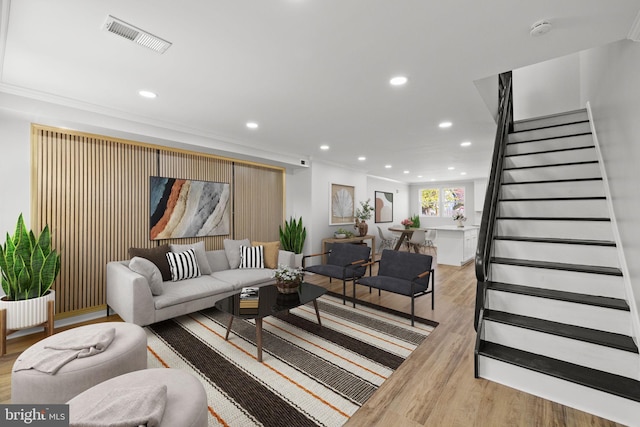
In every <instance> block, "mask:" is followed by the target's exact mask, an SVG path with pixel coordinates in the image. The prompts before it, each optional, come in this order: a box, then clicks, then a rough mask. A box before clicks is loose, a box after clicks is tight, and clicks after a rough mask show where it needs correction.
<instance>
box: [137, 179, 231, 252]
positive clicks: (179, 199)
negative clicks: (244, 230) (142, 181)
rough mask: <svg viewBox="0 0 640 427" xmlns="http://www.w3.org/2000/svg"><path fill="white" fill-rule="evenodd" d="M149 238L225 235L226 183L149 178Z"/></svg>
mask: <svg viewBox="0 0 640 427" xmlns="http://www.w3.org/2000/svg"><path fill="white" fill-rule="evenodd" d="M150 181H151V182H150V186H149V188H150V196H149V201H150V203H149V206H150V209H149V211H150V232H149V234H150V238H151V240H161V239H172V238H185V237H200V236H221V235H227V234H229V224H230V210H229V198H230V194H231V193H230V185H229V183H226V182H211V181H196V180H190V179H176V178H165V177H161V176H152V177H150Z"/></svg>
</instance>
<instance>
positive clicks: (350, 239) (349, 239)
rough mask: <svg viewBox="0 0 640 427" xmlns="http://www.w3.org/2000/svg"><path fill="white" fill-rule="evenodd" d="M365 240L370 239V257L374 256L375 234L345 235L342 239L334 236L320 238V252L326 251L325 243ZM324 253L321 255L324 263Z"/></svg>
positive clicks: (359, 241)
mask: <svg viewBox="0 0 640 427" xmlns="http://www.w3.org/2000/svg"><path fill="white" fill-rule="evenodd" d="M365 240H371V259H373V257H375V256H376V236H373V235H371V234H367V235H365V236H354V237H345V238H343V239H337V238H335V237H327V238H326V239H322V253H325V252H327V243H362V242H364V241H365ZM325 257H326V256H325V255H323V256H322V263H323V264H326V263H327V260H326V259H325Z"/></svg>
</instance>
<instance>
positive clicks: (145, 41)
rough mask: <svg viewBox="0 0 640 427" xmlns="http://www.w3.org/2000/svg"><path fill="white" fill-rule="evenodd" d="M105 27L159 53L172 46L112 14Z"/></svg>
mask: <svg viewBox="0 0 640 427" xmlns="http://www.w3.org/2000/svg"><path fill="white" fill-rule="evenodd" d="M104 29H105V30H107V31H108V32H110V33H113V34H115V35H118V36H120V37H124V38H125V39H127V40H131V41H133V42H136V43H138V44H139V45H141V46H144V47H147V48H149V49H151V50H154V51H156V52H158V53H164V52H165V51H166V50H167V49H169V48H170V47H171V43H170V42H168V41H166V40H163V39H161V38H160V37H156V36H154V35H153V34H151V33H148V32H146V31H144V30H141V29H140V28H138V27H134V26H133V25H131V24H127V23H126V22H124V21H122V20H120V19H118V18H115V17H113V16H111V15H109V16H108V17H107V22H105V24H104Z"/></svg>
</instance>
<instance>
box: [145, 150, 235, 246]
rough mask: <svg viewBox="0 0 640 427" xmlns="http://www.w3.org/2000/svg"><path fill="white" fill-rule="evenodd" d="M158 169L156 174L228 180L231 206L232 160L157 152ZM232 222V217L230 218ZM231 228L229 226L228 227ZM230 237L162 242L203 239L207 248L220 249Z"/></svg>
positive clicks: (232, 196)
mask: <svg viewBox="0 0 640 427" xmlns="http://www.w3.org/2000/svg"><path fill="white" fill-rule="evenodd" d="M159 165H160V170H159V173H158V174H157V175H158V176H165V177H170V178H182V179H195V180H199V181H215V182H228V183H229V184H231V189H232V191H231V200H230V201H229V202H230V204H231V206H233V199H234V195H233V162H232V161H230V160H226V159H220V158H216V157H210V156H203V155H197V154H190V153H176V152H169V151H160V152H159ZM231 224H233V218H231ZM230 230H231V228H230ZM229 238H231V236H230V235H226V236H208V237H204V238H203V237H194V238H186V239H167V240H163V241H162V243H165V242H166V243H177V244H188V243H195V242H198V241H200V240H204V245H205V248H206V249H207V250H214V249H222V248H223V243H222V242H223V240H224V239H229Z"/></svg>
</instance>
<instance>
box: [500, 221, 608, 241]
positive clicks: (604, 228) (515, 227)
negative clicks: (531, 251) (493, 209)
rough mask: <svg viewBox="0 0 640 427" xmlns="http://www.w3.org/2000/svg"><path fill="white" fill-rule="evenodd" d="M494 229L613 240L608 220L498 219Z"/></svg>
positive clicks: (505, 232) (518, 233)
mask: <svg viewBox="0 0 640 427" xmlns="http://www.w3.org/2000/svg"><path fill="white" fill-rule="evenodd" d="M496 229H497V230H496V235H498V236H518V237H555V238H559V239H584V238H585V237H586V238H589V239H592V240H614V238H613V230H612V227H611V222H609V221H562V220H528V219H499V220H498V221H497V227H496Z"/></svg>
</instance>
